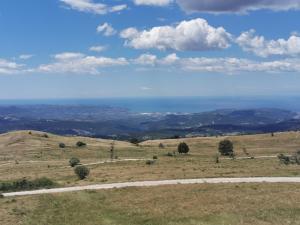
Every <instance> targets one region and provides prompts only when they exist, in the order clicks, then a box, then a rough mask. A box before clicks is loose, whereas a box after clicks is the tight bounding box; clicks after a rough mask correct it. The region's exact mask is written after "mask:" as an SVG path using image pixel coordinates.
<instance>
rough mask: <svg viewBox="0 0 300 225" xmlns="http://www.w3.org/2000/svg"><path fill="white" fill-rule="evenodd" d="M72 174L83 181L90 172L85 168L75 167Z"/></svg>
mask: <svg viewBox="0 0 300 225" xmlns="http://www.w3.org/2000/svg"><path fill="white" fill-rule="evenodd" d="M74 172H75V174H76V175H77V176H78V178H79V179H80V180H84V179H85V178H87V176H88V175H89V174H90V170H89V168H87V167H86V166H76V167H75V169H74Z"/></svg>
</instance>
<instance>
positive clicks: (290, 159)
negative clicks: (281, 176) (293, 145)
mask: <svg viewBox="0 0 300 225" xmlns="http://www.w3.org/2000/svg"><path fill="white" fill-rule="evenodd" d="M278 159H279V160H280V162H281V163H283V164H285V165H289V164H298V165H300V151H298V152H296V153H295V154H292V155H284V154H279V155H278Z"/></svg>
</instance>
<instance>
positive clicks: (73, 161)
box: [69, 157, 80, 167]
mask: <svg viewBox="0 0 300 225" xmlns="http://www.w3.org/2000/svg"><path fill="white" fill-rule="evenodd" d="M79 163H80V160H79V159H78V158H76V157H73V158H71V159H70V160H69V164H70V166H71V167H74V166H77V165H78V164H79Z"/></svg>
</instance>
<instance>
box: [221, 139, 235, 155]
mask: <svg viewBox="0 0 300 225" xmlns="http://www.w3.org/2000/svg"><path fill="white" fill-rule="evenodd" d="M219 152H220V153H221V155H224V156H233V155H234V153H233V143H232V142H231V141H230V140H223V141H220V143H219Z"/></svg>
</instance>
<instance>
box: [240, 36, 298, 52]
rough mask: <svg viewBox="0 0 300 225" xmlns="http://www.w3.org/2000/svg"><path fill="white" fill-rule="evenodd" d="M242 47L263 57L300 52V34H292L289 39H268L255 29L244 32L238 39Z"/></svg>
mask: <svg viewBox="0 0 300 225" xmlns="http://www.w3.org/2000/svg"><path fill="white" fill-rule="evenodd" d="M236 42H237V43H238V44H239V46H241V48H242V49H243V50H245V51H248V52H253V53H254V54H256V55H258V56H261V57H268V56H270V55H290V56H296V55H299V54H300V36H296V35H291V36H290V37H289V38H288V39H287V40H285V39H278V40H266V39H265V38H264V37H263V36H257V35H255V30H250V31H247V32H243V33H242V34H241V35H240V36H239V37H238V38H237V40H236Z"/></svg>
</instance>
